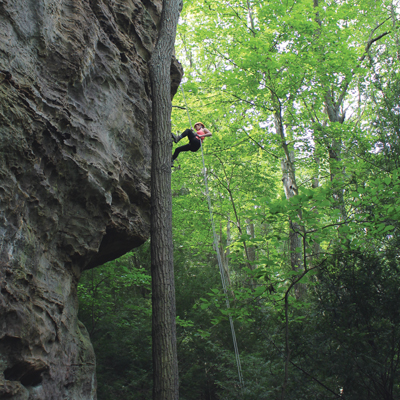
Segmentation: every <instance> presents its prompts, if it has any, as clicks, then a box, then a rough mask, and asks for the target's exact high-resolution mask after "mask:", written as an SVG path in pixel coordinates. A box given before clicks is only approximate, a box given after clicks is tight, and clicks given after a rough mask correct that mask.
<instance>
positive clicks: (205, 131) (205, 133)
mask: <svg viewBox="0 0 400 400" xmlns="http://www.w3.org/2000/svg"><path fill="white" fill-rule="evenodd" d="M201 130H202V131H203V132H204V134H203V135H197V136H199V137H211V136H212V133H211V132H210V131H209V130H208V129H207V128H202V129H201Z"/></svg>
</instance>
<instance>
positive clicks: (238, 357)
mask: <svg viewBox="0 0 400 400" xmlns="http://www.w3.org/2000/svg"><path fill="white" fill-rule="evenodd" d="M181 90H182V96H183V100H184V102H185V107H186V112H187V115H188V118H189V125H190V127H191V128H192V123H191V121H190V114H189V109H188V106H187V104H186V98H185V92H184V91H183V86H181ZM192 129H193V128H192ZM200 142H201V141H200ZM201 157H202V159H203V174H204V185H205V187H206V195H207V201H208V209H209V211H210V220H211V225H212V231H213V235H214V248H215V251H216V253H217V261H218V266H219V273H220V275H221V282H222V288H223V289H224V293H225V302H226V308H227V310H228V315H229V323H230V326H231V332H232V340H233V347H234V349H235V358H236V365H237V370H238V376H239V383H240V387H241V388H242V389H243V388H244V381H243V374H242V366H241V364H240V356H239V349H238V346H237V341H236V334H235V327H234V326H233V320H232V316H231V313H230V308H231V307H230V303H229V297H228V290H227V284H226V282H227V277H226V275H225V271H224V268H223V265H222V259H221V254H220V251H219V246H218V238H217V234H216V231H215V223H214V217H213V210H212V205H211V199H210V192H209V190H208V180H207V169H206V163H205V161H204V153H203V144H202V142H201Z"/></svg>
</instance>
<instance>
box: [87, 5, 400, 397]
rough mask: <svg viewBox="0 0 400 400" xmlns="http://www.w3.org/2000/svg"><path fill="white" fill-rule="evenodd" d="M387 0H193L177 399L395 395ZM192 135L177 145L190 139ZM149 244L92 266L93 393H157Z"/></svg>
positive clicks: (176, 124)
mask: <svg viewBox="0 0 400 400" xmlns="http://www.w3.org/2000/svg"><path fill="white" fill-rule="evenodd" d="M397 12H398V5H397V4H396V3H395V2H392V1H375V0H349V1H344V0H343V1H342V0H336V1H318V0H314V1H310V0H299V1H285V2H280V1H265V0H264V1H261V0H251V1H250V0H247V1H240V0H233V1H229V2H228V1H222V2H218V3H215V2H210V1H208V0H203V1H199V0H188V1H186V2H185V4H184V10H183V12H182V20H181V24H180V26H179V29H178V40H177V56H178V58H179V59H180V61H181V62H182V63H183V65H184V67H185V78H184V83H183V88H184V91H185V92H184V93H185V99H184V98H183V96H182V92H179V93H178V94H177V95H176V97H175V98H174V102H173V105H174V106H175V108H174V113H173V121H172V124H173V128H174V130H175V131H177V132H182V131H183V130H184V129H186V128H187V127H188V125H189V123H188V116H187V113H186V110H185V101H184V100H186V103H187V106H188V110H189V112H190V117H191V122H192V124H193V123H194V122H196V121H197V120H200V121H202V122H204V123H205V125H206V127H207V128H208V129H209V130H210V131H211V132H212V133H213V137H212V138H207V139H206V140H205V141H204V157H205V162H206V167H207V176H208V183H209V187H210V198H211V202H212V206H213V216H214V221H215V225H216V230H217V235H218V240H219V248H220V251H221V254H222V262H223V268H224V270H225V272H226V274H227V275H228V281H229V288H228V295H229V299H230V306H231V308H230V314H231V316H232V317H233V320H234V325H235V331H236V336H237V340H238V347H239V351H240V359H241V364H242V370H243V375H244V383H245V385H244V387H243V388H241V387H240V385H239V383H238V375H237V368H236V363H235V356H234V351H233V344H232V337H231V331H230V326H229V320H228V311H227V309H226V302H225V295H224V293H223V291H222V288H221V280H220V276H219V271H218V264H217V258H216V253H215V249H214V246H213V235H212V229H211V224H210V219H209V211H208V205H207V198H206V193H205V188H204V180H203V179H204V178H203V166H202V159H201V153H200V152H197V153H181V155H180V156H179V158H178V164H179V167H178V168H174V169H173V172H172V192H173V215H174V221H173V224H174V227H173V229H174V231H173V233H174V265H175V279H176V290H177V293H176V299H177V315H178V318H177V325H178V358H179V370H180V398H181V399H186V400H195V399H196V400H197V399H199V400H200V399H201V400H202V399H215V400H216V399H236V398H237V399H239V398H241V399H254V400H256V399H293V400H300V399H310V400H315V399H335V398H343V399H347V400H348V399H363V400H366V399H371V400H372V399H374V400H375V399H397V398H399V397H400V371H399V361H400V359H399V352H400V313H399V311H398V304H399V302H400V270H399V268H400V256H399V244H400V239H399V228H400V225H399V220H400V180H399V175H400V163H399V157H400V104H399V95H400V69H399V66H400V53H399V52H400V41H399V21H398V15H397ZM179 145H180V144H179ZM148 248H149V246H148V244H146V245H144V246H142V247H141V248H140V249H137V250H136V251H134V252H133V253H131V254H128V255H126V256H124V257H123V258H121V259H119V260H117V261H114V262H112V263H108V264H107V265H105V266H103V267H101V268H97V269H95V270H93V271H88V272H87V273H85V275H84V277H83V280H82V282H81V284H80V287H79V291H80V318H81V320H82V321H83V322H84V323H85V325H86V326H87V328H88V330H89V333H90V335H91V338H92V341H93V344H94V347H95V350H96V354H97V362H98V398H99V400H102V399H112V398H123V399H127V400H129V399H150V398H151V373H152V371H151V369H152V366H151V315H150V313H151V311H150V310H151V304H150V302H151V293H150V284H149V268H150V260H149V251H148Z"/></svg>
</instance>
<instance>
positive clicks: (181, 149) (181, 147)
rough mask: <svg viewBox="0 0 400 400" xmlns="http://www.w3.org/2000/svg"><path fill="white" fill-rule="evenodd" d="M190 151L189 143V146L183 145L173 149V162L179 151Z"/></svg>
mask: <svg viewBox="0 0 400 400" xmlns="http://www.w3.org/2000/svg"><path fill="white" fill-rule="evenodd" d="M190 149H191V146H190V143H189V144H185V145H184V146H180V147H177V148H176V149H175V152H174V155H173V156H172V159H173V160H175V159H176V158H178V156H179V153H180V152H181V151H190Z"/></svg>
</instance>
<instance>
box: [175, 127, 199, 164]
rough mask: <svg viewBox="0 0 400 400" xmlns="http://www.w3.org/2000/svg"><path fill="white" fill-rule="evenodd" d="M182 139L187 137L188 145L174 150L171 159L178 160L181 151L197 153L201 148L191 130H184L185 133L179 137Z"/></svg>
mask: <svg viewBox="0 0 400 400" xmlns="http://www.w3.org/2000/svg"><path fill="white" fill-rule="evenodd" d="M181 136H182V137H183V138H184V137H187V138H188V139H189V144H185V145H184V146H181V147H177V148H176V149H175V152H174V155H173V156H172V159H173V160H175V159H176V158H178V156H179V153H180V152H181V151H193V152H195V151H197V150H198V149H199V148H200V147H201V142H200V139H199V138H198V137H197V136H196V134H195V133H194V132H193V131H192V130H191V129H186V131H185V132H183V133H182V135H181Z"/></svg>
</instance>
